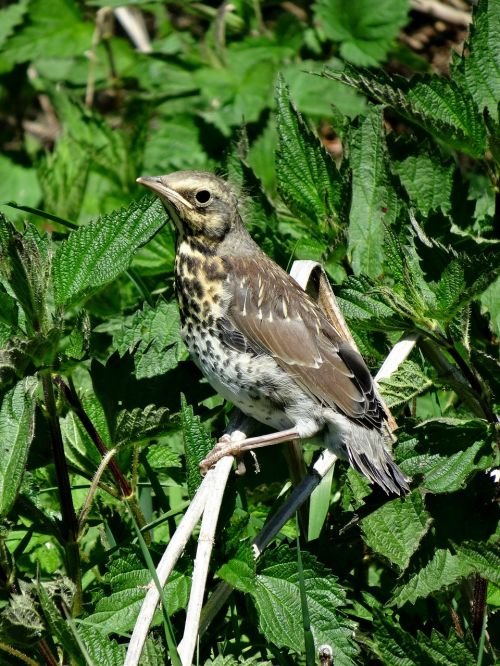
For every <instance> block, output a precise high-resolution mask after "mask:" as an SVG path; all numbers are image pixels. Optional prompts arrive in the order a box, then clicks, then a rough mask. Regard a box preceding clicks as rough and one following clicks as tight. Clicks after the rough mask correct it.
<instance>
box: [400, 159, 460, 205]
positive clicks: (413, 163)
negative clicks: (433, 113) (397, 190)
mask: <svg viewBox="0 0 500 666" xmlns="http://www.w3.org/2000/svg"><path fill="white" fill-rule="evenodd" d="M454 170H455V165H454V164H453V163H451V162H450V163H443V162H442V161H441V159H440V158H439V156H438V154H437V153H436V152H435V151H432V150H430V149H428V150H427V151H426V152H425V153H424V152H422V151H420V152H419V153H418V154H417V155H410V156H409V157H407V158H406V159H404V160H403V161H401V162H396V161H394V162H393V163H392V171H393V172H394V173H396V174H397V175H398V176H399V178H400V180H401V182H402V184H403V186H404V188H405V190H406V191H407V192H408V196H409V197H410V200H411V202H412V203H413V204H414V205H415V207H416V208H418V209H419V210H420V211H421V212H422V215H424V216H427V215H428V214H429V212H430V211H432V210H438V209H439V210H441V211H442V212H443V213H445V214H446V213H448V212H449V210H450V208H451V189H452V185H453V172H454Z"/></svg>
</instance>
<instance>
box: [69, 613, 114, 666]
mask: <svg viewBox="0 0 500 666" xmlns="http://www.w3.org/2000/svg"><path fill="white" fill-rule="evenodd" d="M76 626H77V627H78V636H79V638H80V640H81V642H82V644H83V647H84V648H85V651H86V653H87V655H88V656H89V657H90V659H91V663H92V664H106V666H122V665H123V663H124V661H125V646H124V645H120V644H119V643H117V642H116V640H114V639H113V638H110V637H109V636H108V634H106V633H105V632H102V631H99V629H98V628H97V627H90V626H89V625H87V624H83V623H82V624H80V623H78V624H77V625H76Z"/></svg>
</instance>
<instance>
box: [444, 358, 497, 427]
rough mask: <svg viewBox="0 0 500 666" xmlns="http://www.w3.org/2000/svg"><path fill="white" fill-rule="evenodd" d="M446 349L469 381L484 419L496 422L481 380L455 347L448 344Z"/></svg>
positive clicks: (495, 416)
mask: <svg viewBox="0 0 500 666" xmlns="http://www.w3.org/2000/svg"><path fill="white" fill-rule="evenodd" d="M447 351H448V353H449V354H450V356H451V357H452V359H453V360H454V361H455V363H456V364H457V365H458V367H459V368H460V370H461V371H462V373H463V375H464V377H465V378H466V379H467V381H468V382H469V384H470V387H471V389H472V390H473V391H474V393H475V394H476V398H477V401H478V402H479V404H480V405H481V409H482V410H483V412H484V415H485V417H486V419H487V420H488V421H489V422H490V423H498V416H497V415H496V414H495V412H494V411H493V410H492V409H491V407H490V404H489V402H488V399H487V396H486V391H485V389H484V387H483V384H482V381H481V380H480V379H479V377H478V376H477V375H476V373H475V372H474V370H473V369H472V368H470V367H469V365H468V364H467V361H465V359H464V358H463V357H462V355H461V354H460V353H459V352H458V351H457V350H456V349H455V347H453V346H452V345H450V346H449V347H448V350H447Z"/></svg>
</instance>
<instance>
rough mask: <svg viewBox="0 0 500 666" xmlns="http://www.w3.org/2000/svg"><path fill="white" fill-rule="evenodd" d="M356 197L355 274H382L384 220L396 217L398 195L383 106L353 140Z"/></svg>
mask: <svg viewBox="0 0 500 666" xmlns="http://www.w3.org/2000/svg"><path fill="white" fill-rule="evenodd" d="M349 152H350V160H349V164H350V167H351V169H352V201H351V210H350V213H349V246H348V252H349V255H350V257H351V264H352V268H353V270H354V273H355V274H359V273H366V275H368V276H370V277H378V276H379V275H380V274H381V273H382V268H383V262H384V224H385V225H390V224H391V223H393V222H394V221H395V220H396V217H397V215H398V211H399V204H398V199H397V197H396V193H395V192H394V190H393V188H392V187H391V184H390V182H389V175H388V169H387V160H388V157H387V147H386V143H385V132H384V127H383V123H382V110H381V108H378V107H372V108H371V109H370V111H369V112H368V114H367V115H366V116H365V117H364V118H363V119H362V120H361V121H360V124H359V127H358V128H357V129H355V130H353V132H352V134H351V137H350V141H349Z"/></svg>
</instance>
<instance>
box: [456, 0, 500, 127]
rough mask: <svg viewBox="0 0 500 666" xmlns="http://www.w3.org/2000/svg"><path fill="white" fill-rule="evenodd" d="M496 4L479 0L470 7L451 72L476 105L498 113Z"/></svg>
mask: <svg viewBox="0 0 500 666" xmlns="http://www.w3.org/2000/svg"><path fill="white" fill-rule="evenodd" d="M499 34H500V6H499V5H498V2H495V0H480V2H478V3H477V5H475V6H474V8H473V15H472V26H471V29H470V33H469V38H468V40H467V43H466V45H465V48H464V55H463V56H462V58H461V59H460V60H458V62H457V61H456V62H455V66H454V67H453V69H452V75H453V77H454V78H455V79H457V80H458V81H459V82H460V83H461V84H462V85H463V86H464V87H467V88H468V89H469V91H470V93H471V94H472V97H473V98H474V100H475V102H476V104H477V106H478V108H479V110H480V111H482V110H483V109H484V108H485V107H486V108H487V109H488V111H489V113H490V115H491V117H492V118H493V119H494V120H497V121H498V120H499V117H498V100H499V99H500V50H499V48H498V35H499Z"/></svg>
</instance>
